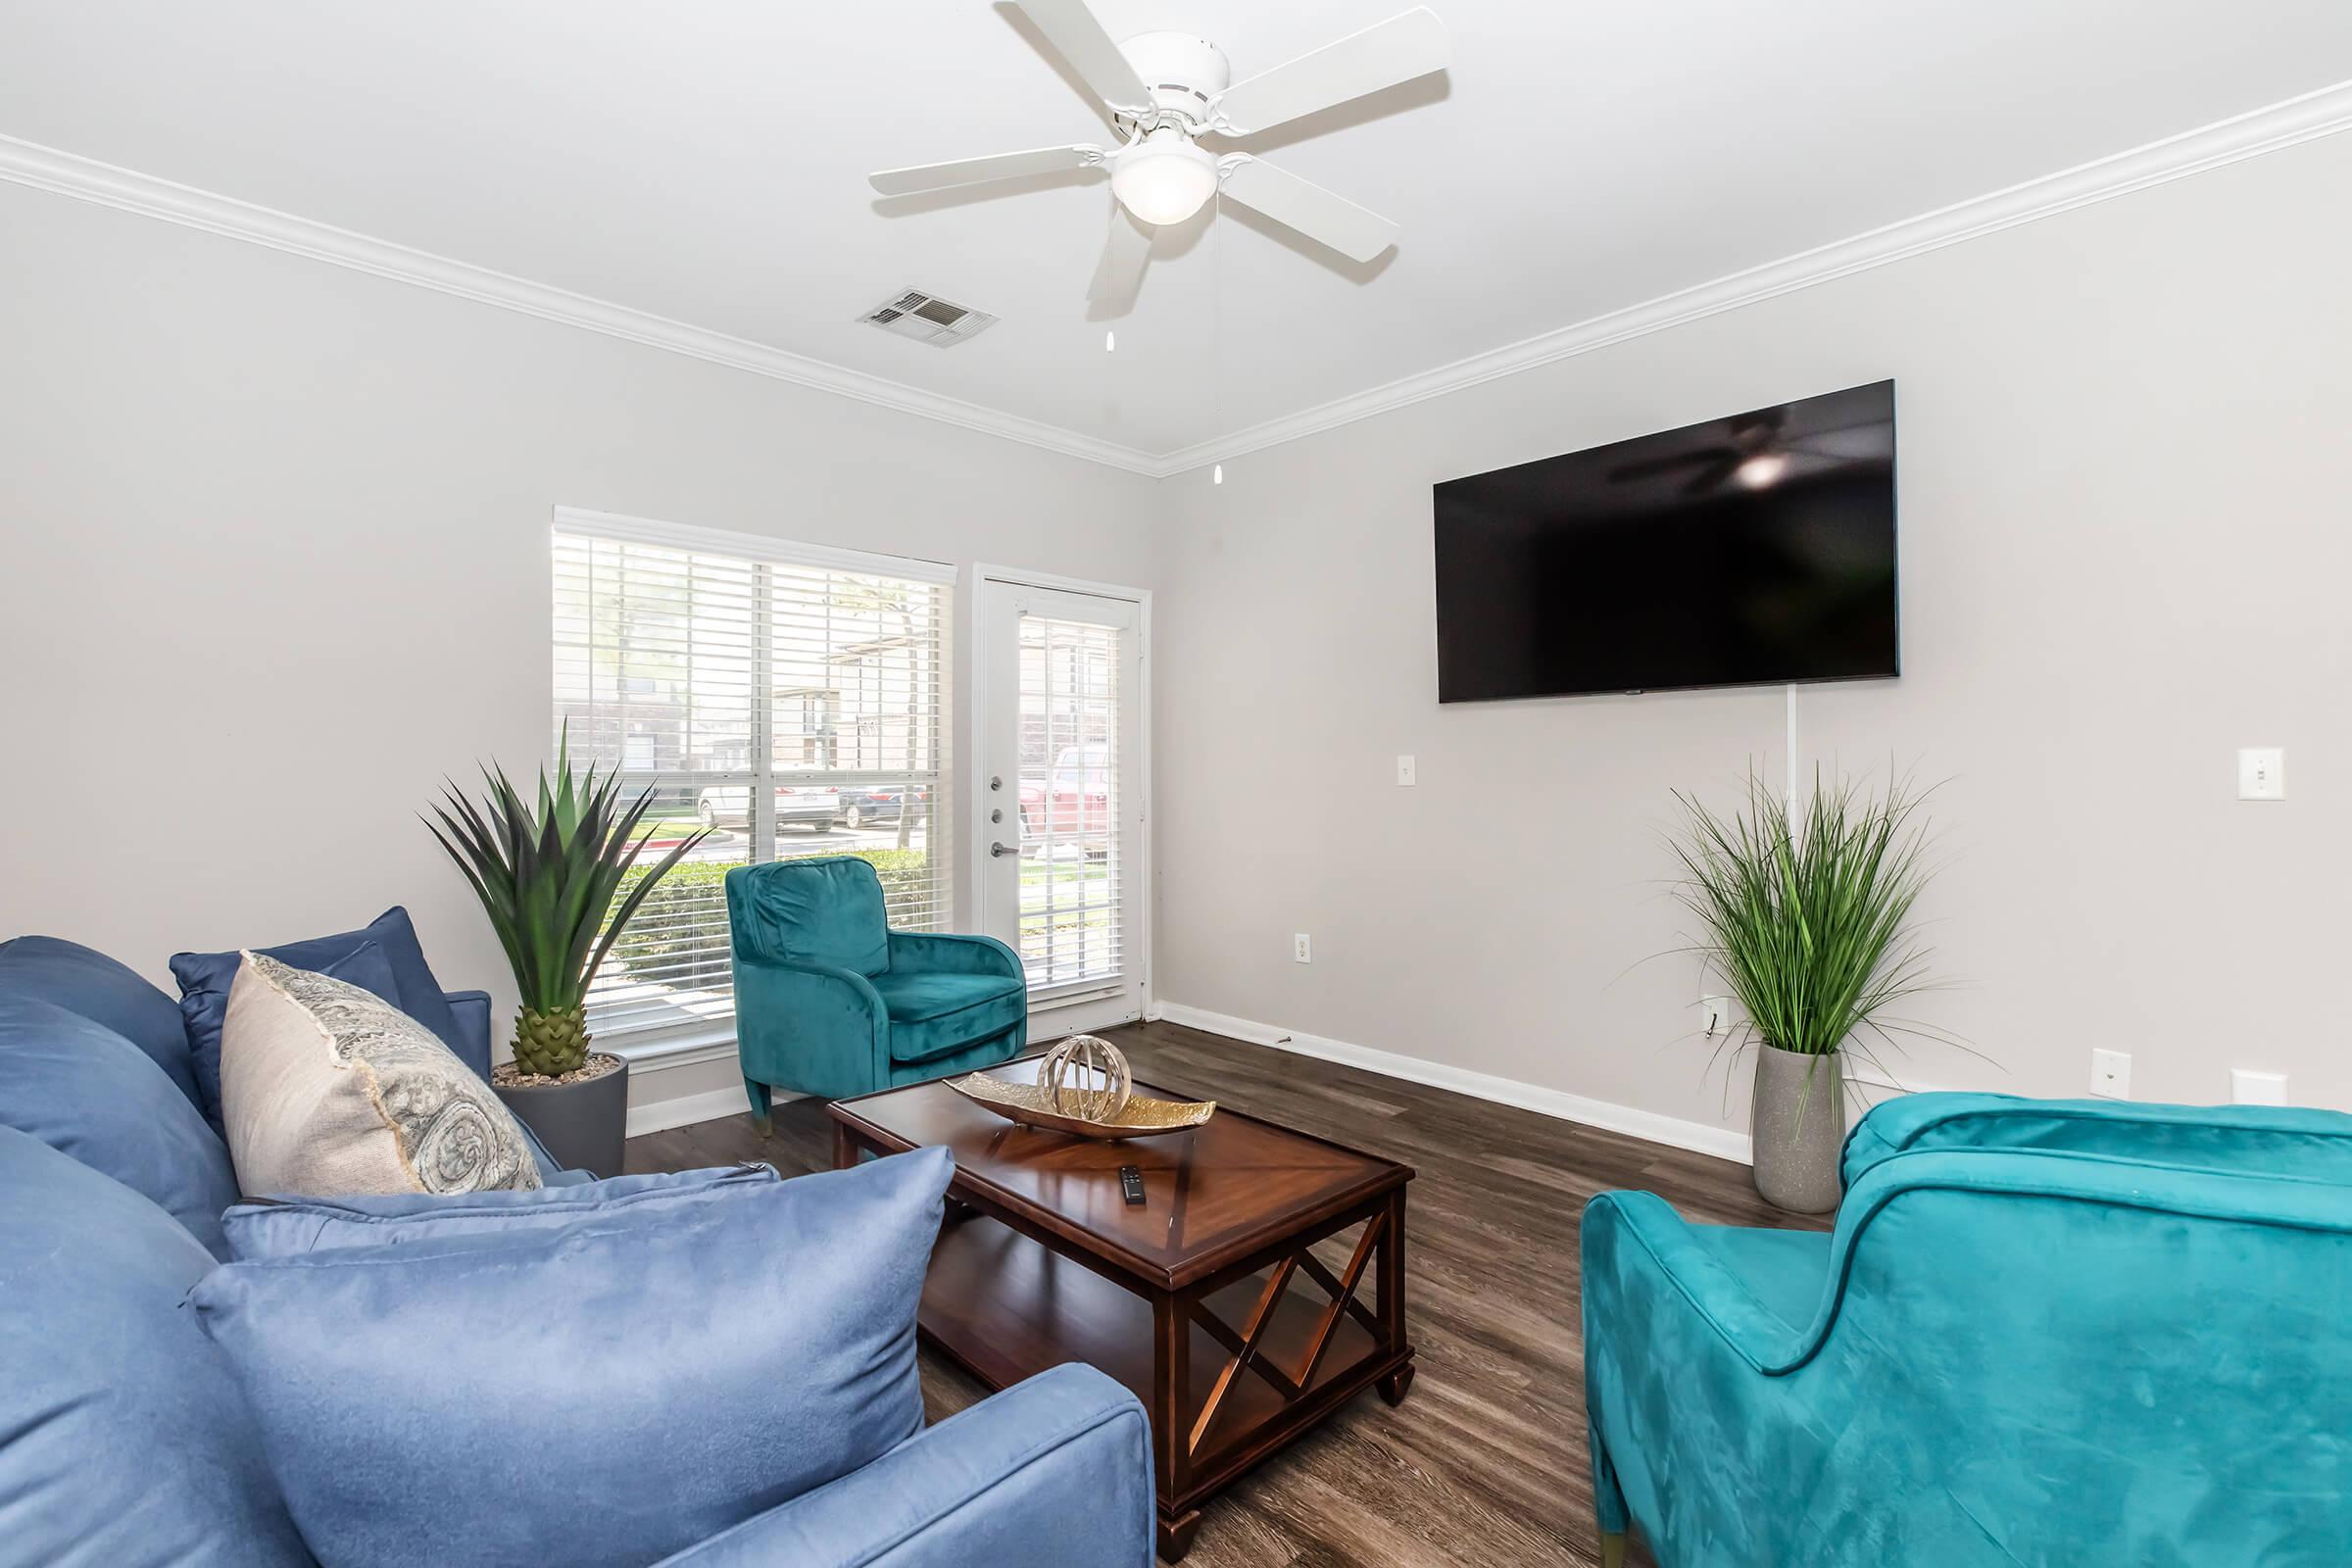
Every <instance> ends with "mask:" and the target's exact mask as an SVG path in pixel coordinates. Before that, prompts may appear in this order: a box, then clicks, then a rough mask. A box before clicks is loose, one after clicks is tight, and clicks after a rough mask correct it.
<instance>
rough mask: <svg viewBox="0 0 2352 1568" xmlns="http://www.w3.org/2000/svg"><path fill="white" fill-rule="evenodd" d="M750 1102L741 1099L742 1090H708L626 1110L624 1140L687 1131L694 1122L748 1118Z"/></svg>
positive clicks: (739, 1088) (633, 1106)
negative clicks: (679, 1128) (684, 1129)
mask: <svg viewBox="0 0 2352 1568" xmlns="http://www.w3.org/2000/svg"><path fill="white" fill-rule="evenodd" d="M751 1111H752V1103H751V1102H750V1101H748V1100H746V1099H744V1097H743V1086H742V1085H741V1084H738V1085H736V1086H735V1087H734V1088H732V1089H712V1090H709V1091H706V1092H705V1093H703V1094H699V1095H678V1096H676V1097H674V1098H672V1099H669V1100H651V1101H648V1102H646V1103H644V1104H642V1105H631V1106H630V1107H629V1120H628V1136H630V1137H631V1138H636V1137H640V1136H642V1135H644V1134H646V1133H665V1132H667V1131H669V1130H670V1129H671V1128H672V1127H688V1126H692V1125H693V1124H694V1123H696V1122H698V1121H716V1120H718V1119H719V1118H720V1117H722V1116H748V1115H750V1114H751Z"/></svg>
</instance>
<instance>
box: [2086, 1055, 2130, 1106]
mask: <svg viewBox="0 0 2352 1568" xmlns="http://www.w3.org/2000/svg"><path fill="white" fill-rule="evenodd" d="M2090 1092H2091V1093H2092V1094H2094V1095H2096V1096H2098V1097H2099V1098H2100V1099H2101V1100H2130V1099H2131V1053H2130V1052H2128V1051H2094V1052H2092V1053H2091V1054H2090Z"/></svg>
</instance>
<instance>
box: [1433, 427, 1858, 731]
mask: <svg viewBox="0 0 2352 1568" xmlns="http://www.w3.org/2000/svg"><path fill="white" fill-rule="evenodd" d="M1436 503H1437V506H1436V510H1437V568H1438V700H1439V701H1440V702H1446V703H1466V702H1480V701H1485V700H1490V699H1495V698H1507V697H1566V696H1577V695H1582V694H1587V693H1593V692H1636V691H1657V690H1663V689H1666V688H1671V687H1681V686H1740V685H1752V684H1762V683H1773V684H1778V683H1781V682H1785V681H1823V680H1857V679H1863V678H1866V677H1870V676H1886V675H1894V674H1897V673H1899V672H1900V658H1899V652H1900V645H1899V641H1898V638H1897V622H1896V615H1895V553H1894V383H1893V382H1892V381H1878V382H1874V383H1872V384H1871V385H1869V386H1857V387H1852V388H1849V389H1847V390H1846V391H1843V392H1832V393H1828V394H1826V395H1824V396H1822V397H1816V398H1806V399H1805V400H1804V401H1802V402H1801V403H1784V404H1781V405H1780V406H1779V407H1777V408H1770V409H1756V410H1752V411H1751V412H1749V413H1746V414H1736V415H1733V416H1732V417H1730V418H1726V419H1710V420H1708V421H1707V422H1706V423H1704V424H1693V425H1689V426H1686V427H1685V428H1683V429H1680V430H1666V431H1662V432H1660V433H1658V434H1656V435H1645V436H1640V437H1637V438H1636V439H1634V440H1631V441H1620V442H1618V443H1616V444H1615V445H1613V446H1605V447H1594V448H1593V449H1591V450H1590V451H1586V452H1573V453H1569V454H1567V455H1566V456H1564V457H1557V458H1545V459H1543V460H1542V461H1540V462H1536V463H1523V464H1521V465H1519V466H1517V467H1514V468H1497V469H1495V471H1494V472H1493V473H1482V474H1477V475H1474V476H1472V477H1470V478H1466V479H1449V480H1447V481H1446V482H1445V483H1443V484H1440V485H1438V486H1436Z"/></svg>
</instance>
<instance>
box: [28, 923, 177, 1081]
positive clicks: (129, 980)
mask: <svg viewBox="0 0 2352 1568" xmlns="http://www.w3.org/2000/svg"><path fill="white" fill-rule="evenodd" d="M0 995H4V996H11V997H31V998H33V999H34V1000H35V1001H39V1002H53V1003H55V1004H57V1005H59V1006H61V1007H63V1008H65V1009H66V1010H67V1011H68V1012H78V1013H80V1014H81V1015H82V1016H83V1017H84V1018H88V1019H91V1020H93V1021H94V1022H97V1023H102V1024H104V1025H106V1026H107V1027H108V1028H109V1029H112V1030H113V1031H114V1032H115V1033H117V1034H119V1035H121V1036H122V1037H123V1039H125V1040H127V1041H129V1042H130V1043H131V1044H132V1045H134V1046H136V1047H138V1048H139V1049H140V1050H141V1051H144V1052H145V1053H147V1054H148V1056H149V1057H150V1058H152V1059H153V1060H154V1062H155V1064H156V1065H157V1066H158V1067H161V1068H163V1069H164V1073H165V1075H166V1076H167V1077H169V1078H170V1079H171V1080H172V1086H173V1087H174V1088H176V1089H177V1090H178V1091H179V1092H180V1093H181V1094H183V1095H185V1096H187V1097H188V1103H189V1104H191V1105H194V1106H196V1107H197V1108H198V1109H202V1108H203V1105H204V1100H203V1097H202V1096H201V1095H199V1094H198V1093H197V1091H196V1069H195V1067H194V1066H193V1064H191V1063H190V1061H189V1059H188V1031H187V1026H186V1025H185V1024H183V1023H182V1022H181V1021H180V1017H179V1007H178V1006H177V1005H175V1004H174V1003H173V1002H172V999H171V998H170V997H167V996H165V995H164V994H163V992H161V991H159V990H157V989H156V988H155V987H154V986H153V985H151V984H149V983H148V982H147V981H146V980H145V979H143V978H142V977H141V976H140V975H138V974H137V973H136V972H134V971H133V970H132V969H130V968H129V967H128V966H127V965H124V964H121V963H117V962H116V961H115V960H114V959H112V958H110V957H108V956H106V955H105V954H103V953H100V952H98V951H97V950H96V949H95V948H85V947H83V946H82V945H81V944H80V943H78V942H68V941H66V940H64V939H63V938H61V937H18V938H17V939H16V940H15V941H13V942H0Z"/></svg>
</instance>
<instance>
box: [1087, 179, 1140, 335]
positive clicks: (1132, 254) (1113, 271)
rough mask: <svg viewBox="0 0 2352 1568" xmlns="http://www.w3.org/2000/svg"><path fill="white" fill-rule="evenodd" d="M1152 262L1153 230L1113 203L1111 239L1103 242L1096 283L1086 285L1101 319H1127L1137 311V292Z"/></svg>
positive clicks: (1111, 210)
mask: <svg viewBox="0 0 2352 1568" xmlns="http://www.w3.org/2000/svg"><path fill="white" fill-rule="evenodd" d="M1151 260H1152V230H1150V229H1148V228H1146V227H1144V226H1143V224H1141V223H1139V222H1137V221H1135V219H1134V217H1133V216H1132V215H1131V214H1129V212H1128V211H1127V209H1126V208H1124V207H1122V206H1120V205H1119V204H1118V203H1117V202H1112V203H1111V204H1110V237H1109V238H1107V239H1105V240H1104V241H1103V259H1102V260H1101V261H1100V262H1098V263H1096V264H1095V280H1094V281H1093V282H1092V283H1089V284H1088V285H1087V286H1086V302H1087V303H1088V304H1089V305H1093V306H1096V307H1098V311H1099V314H1100V315H1103V316H1124V315H1126V314H1127V313H1128V312H1129V311H1131V310H1133V309H1134V308H1135V296H1136V291H1137V290H1138V289H1140V288H1142V287H1143V285H1144V266H1145V264H1146V263H1148V262H1150V261H1151Z"/></svg>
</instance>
